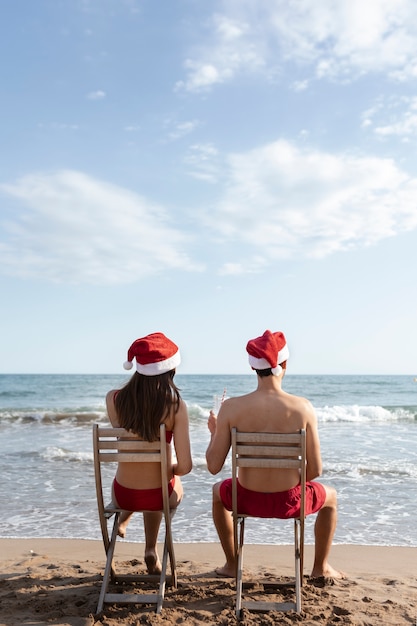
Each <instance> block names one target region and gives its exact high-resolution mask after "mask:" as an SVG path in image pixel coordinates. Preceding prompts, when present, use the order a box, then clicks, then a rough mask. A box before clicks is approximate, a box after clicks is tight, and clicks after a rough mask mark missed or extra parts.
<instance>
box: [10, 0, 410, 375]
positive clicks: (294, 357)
mask: <svg viewBox="0 0 417 626" xmlns="http://www.w3.org/2000/svg"><path fill="white" fill-rule="evenodd" d="M0 33H1V36H0V53H1V54H0V58H1V82H0V96H1V108H2V115H1V118H0V141H1V146H2V149H1V151H0V289H1V293H2V298H1V302H2V304H1V307H0V324H1V336H2V338H1V351H0V372H3V373H9V372H13V373H25V372H28V373H32V372H33V373H37V372H40V373H55V372H57V373H58V372H59V373H90V372H91V373H117V372H123V369H122V364H123V361H124V360H125V358H126V351H127V348H128V347H129V345H130V343H131V342H132V341H133V340H134V339H136V338H137V337H140V336H143V335H145V334H147V333H149V332H155V331H162V332H165V333H166V334H167V335H168V336H169V337H170V338H172V339H173V340H174V341H176V343H178V344H179V346H180V348H181V352H182V358H183V361H182V365H181V368H180V370H179V371H180V372H181V373H219V374H220V373H237V374H239V373H249V372H250V369H249V365H248V363H247V355H246V352H245V346H246V342H247V340H248V339H250V338H252V337H256V336H258V335H260V334H262V333H263V331H264V330H265V329H267V328H269V329H270V330H273V331H274V330H282V331H284V333H285V334H286V336H287V340H288V344H289V348H290V353H291V356H290V363H289V367H290V370H289V371H290V372H292V373H294V374H331V373H335V374H354V373H359V374H389V373H393V374H409V375H415V374H417V357H416V355H417V332H416V325H417V290H416V276H415V275H416V267H417V264H416V250H417V159H416V150H415V146H416V137H417V89H416V88H417V61H416V59H417V5H416V4H415V2H413V0H372V1H369V2H365V3H364V2H363V0H361V1H358V0H340V1H339V2H334V1H333V0H321V1H320V2H316V0H300V1H298V2H288V1H287V0H225V1H221V0H213V1H211V2H198V1H197V0H178V1H177V0H169V1H165V2H155V1H154V0H36V2H29V1H26V2H25V1H23V0H18V1H17V2H8V3H4V6H3V7H2V20H1V25H0Z"/></svg>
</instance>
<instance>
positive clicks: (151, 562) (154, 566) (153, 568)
mask: <svg viewBox="0 0 417 626" xmlns="http://www.w3.org/2000/svg"><path fill="white" fill-rule="evenodd" d="M145 563H146V569H147V570H148V574H160V573H161V562H160V560H159V557H158V555H157V554H155V553H154V552H149V553H148V554H145Z"/></svg>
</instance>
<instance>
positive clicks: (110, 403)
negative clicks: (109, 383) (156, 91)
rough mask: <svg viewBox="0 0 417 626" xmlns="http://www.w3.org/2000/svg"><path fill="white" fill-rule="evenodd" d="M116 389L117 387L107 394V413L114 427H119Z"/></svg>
mask: <svg viewBox="0 0 417 626" xmlns="http://www.w3.org/2000/svg"><path fill="white" fill-rule="evenodd" d="M116 391H117V390H116V389H112V390H111V391H109V392H108V394H107V396H106V406H107V415H108V416H109V420H110V424H111V425H112V426H113V428H119V426H120V424H119V419H118V417H117V413H116V407H115V406H114V396H115V394H116Z"/></svg>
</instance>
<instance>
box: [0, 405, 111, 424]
mask: <svg viewBox="0 0 417 626" xmlns="http://www.w3.org/2000/svg"><path fill="white" fill-rule="evenodd" d="M107 420H108V418H107V414H106V412H105V411H91V410H86V411H83V410H81V411H79V410H77V409H76V410H74V411H71V410H68V411H53V410H45V411H42V410H40V411H39V410H33V411H32V410H30V409H28V410H21V411H13V410H11V411H10V410H6V411H0V424H3V423H9V424H30V423H33V424H36V423H38V424H60V423H65V422H67V423H68V424H69V425H76V426H83V425H90V424H94V423H96V422H98V423H101V422H107Z"/></svg>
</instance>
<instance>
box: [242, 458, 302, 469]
mask: <svg viewBox="0 0 417 626" xmlns="http://www.w3.org/2000/svg"><path fill="white" fill-rule="evenodd" d="M236 464H237V467H260V468H265V467H272V468H280V469H294V468H295V469H299V467H300V461H295V460H293V459H255V458H253V457H252V458H249V459H242V458H239V459H237V461H236Z"/></svg>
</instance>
